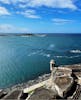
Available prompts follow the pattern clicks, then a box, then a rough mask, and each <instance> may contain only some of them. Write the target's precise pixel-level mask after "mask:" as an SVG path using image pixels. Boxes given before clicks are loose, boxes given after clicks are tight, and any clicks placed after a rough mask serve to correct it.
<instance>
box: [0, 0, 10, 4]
mask: <svg viewBox="0 0 81 100" xmlns="http://www.w3.org/2000/svg"><path fill="white" fill-rule="evenodd" d="M0 2H2V3H4V4H10V0H0Z"/></svg>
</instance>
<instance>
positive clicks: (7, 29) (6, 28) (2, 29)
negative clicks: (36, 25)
mask: <svg viewBox="0 0 81 100" xmlns="http://www.w3.org/2000/svg"><path fill="white" fill-rule="evenodd" d="M12 32H15V33H18V32H20V33H22V32H23V33H24V32H28V29H27V28H23V27H15V26H13V25H10V24H1V25H0V33H12Z"/></svg>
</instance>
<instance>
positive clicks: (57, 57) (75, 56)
mask: <svg viewBox="0 0 81 100" xmlns="http://www.w3.org/2000/svg"><path fill="white" fill-rule="evenodd" d="M80 56H81V55H76V56H54V57H56V58H67V59H69V58H70V59H71V58H77V57H80Z"/></svg>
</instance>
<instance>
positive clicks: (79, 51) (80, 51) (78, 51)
mask: <svg viewBox="0 0 81 100" xmlns="http://www.w3.org/2000/svg"><path fill="white" fill-rule="evenodd" d="M70 53H81V50H71V51H70Z"/></svg>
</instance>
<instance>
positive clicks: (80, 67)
mask: <svg viewBox="0 0 81 100" xmlns="http://www.w3.org/2000/svg"><path fill="white" fill-rule="evenodd" d="M58 68H64V69H62V70H66V69H67V68H70V69H71V70H72V71H73V73H74V74H75V75H76V76H77V78H78V77H79V75H80V74H81V64H74V65H60V66H59V67H58ZM59 71H61V69H60V70H59ZM65 73H66V74H68V73H67V72H65ZM50 76H51V73H49V74H44V75H42V76H39V77H38V78H36V79H34V80H29V81H28V82H25V83H21V84H17V85H14V86H12V87H8V88H4V89H0V99H5V97H6V96H7V97H8V95H9V96H10V97H12V98H13V97H14V95H13V94H14V93H18V92H19V95H21V94H22V91H23V90H24V89H25V88H29V87H30V86H33V85H35V84H37V83H41V82H42V81H46V80H48V79H49V78H50ZM79 83H80V81H79ZM5 95H6V96H5ZM8 98H9V97H8ZM16 98H18V95H17V97H16ZM16 98H14V99H16Z"/></svg>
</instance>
